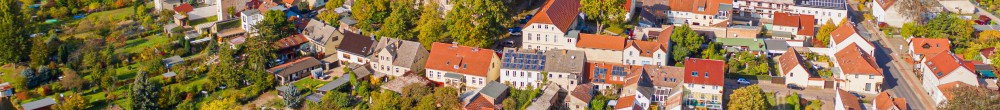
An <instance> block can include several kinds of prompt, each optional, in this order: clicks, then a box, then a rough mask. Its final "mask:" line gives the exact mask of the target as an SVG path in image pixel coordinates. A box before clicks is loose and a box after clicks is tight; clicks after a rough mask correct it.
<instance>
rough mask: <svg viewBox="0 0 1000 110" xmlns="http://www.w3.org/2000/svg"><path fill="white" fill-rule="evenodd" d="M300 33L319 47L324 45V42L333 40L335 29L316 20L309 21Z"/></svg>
mask: <svg viewBox="0 0 1000 110" xmlns="http://www.w3.org/2000/svg"><path fill="white" fill-rule="evenodd" d="M302 31H303V34H304V35H306V36H307V37H309V40H312V42H314V43H319V45H326V43H327V42H325V41H328V40H331V39H333V38H334V37H333V36H334V33H336V32H337V28H336V27H333V26H330V25H327V24H326V23H324V22H321V21H319V20H316V19H309V23H308V24H306V27H305V29H303V30H302Z"/></svg>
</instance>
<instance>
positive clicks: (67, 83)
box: [59, 71, 84, 90]
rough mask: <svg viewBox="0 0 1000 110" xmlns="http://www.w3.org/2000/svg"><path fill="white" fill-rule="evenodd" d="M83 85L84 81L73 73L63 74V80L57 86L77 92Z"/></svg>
mask: <svg viewBox="0 0 1000 110" xmlns="http://www.w3.org/2000/svg"><path fill="white" fill-rule="evenodd" d="M83 83H84V80H83V79H81V78H80V75H79V74H77V73H76V72H75V71H69V72H63V79H62V80H59V84H62V86H64V87H66V88H69V89H73V90H79V89H80V88H81V87H83Z"/></svg>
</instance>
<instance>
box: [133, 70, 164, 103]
mask: <svg viewBox="0 0 1000 110" xmlns="http://www.w3.org/2000/svg"><path fill="white" fill-rule="evenodd" d="M130 88H131V90H129V91H130V93H129V96H130V97H129V102H132V107H131V108H132V109H135V110H147V109H156V108H159V105H157V104H156V99H157V97H159V85H158V84H156V82H153V81H149V73H146V72H139V74H138V75H136V76H135V81H134V82H133V83H132V87H130Z"/></svg>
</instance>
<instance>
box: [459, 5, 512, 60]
mask: <svg viewBox="0 0 1000 110" xmlns="http://www.w3.org/2000/svg"><path fill="white" fill-rule="evenodd" d="M454 4H455V5H456V6H454V8H453V9H452V10H451V12H449V13H448V15H447V18H449V19H448V20H447V24H448V30H462V31H448V34H449V36H453V37H452V38H454V40H455V41H456V42H458V43H460V44H462V45H466V46H472V47H479V48H487V47H489V46H490V44H493V41H494V38H495V37H493V36H498V35H500V34H503V33H504V31H506V30H505V29H504V26H503V25H501V23H503V22H505V21H506V20H507V19H508V18H510V17H508V15H507V14H506V13H507V6H506V5H505V4H504V3H502V2H501V0H461V1H456V2H455V3H454Z"/></svg>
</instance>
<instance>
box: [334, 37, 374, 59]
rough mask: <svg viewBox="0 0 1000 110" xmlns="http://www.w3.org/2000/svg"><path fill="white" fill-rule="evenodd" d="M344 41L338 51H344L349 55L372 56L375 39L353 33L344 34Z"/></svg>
mask: <svg viewBox="0 0 1000 110" xmlns="http://www.w3.org/2000/svg"><path fill="white" fill-rule="evenodd" d="M343 39H344V41H348V42H341V43H340V46H339V47H337V50H338V51H345V52H348V53H350V54H355V55H361V56H362V57H366V56H368V55H371V54H372V50H375V49H373V48H374V47H375V38H372V37H367V36H363V35H361V34H357V33H353V32H344V38H343Z"/></svg>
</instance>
